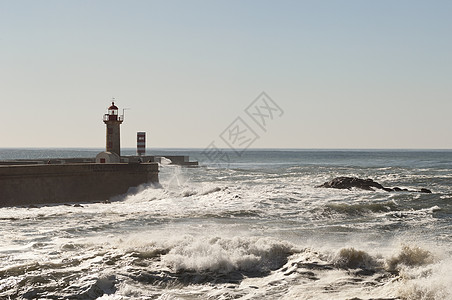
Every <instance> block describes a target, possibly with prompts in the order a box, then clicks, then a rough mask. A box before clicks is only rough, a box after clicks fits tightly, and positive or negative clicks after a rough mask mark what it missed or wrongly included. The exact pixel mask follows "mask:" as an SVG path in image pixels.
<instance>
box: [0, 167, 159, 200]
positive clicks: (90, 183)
mask: <svg viewBox="0 0 452 300" xmlns="http://www.w3.org/2000/svg"><path fill="white" fill-rule="evenodd" d="M149 182H158V164H157V163H152V162H151V163H141V164H126V163H118V164H94V163H77V164H60V165H52V164H49V165H41V164H37V165H20V166H17V165H3V166H0V207H4V206H19V205H34V204H47V203H63V202H90V201H104V200H107V199H109V198H111V197H113V196H116V195H120V194H123V193H126V192H127V191H128V189H129V188H130V187H136V186H139V185H140V184H143V183H149Z"/></svg>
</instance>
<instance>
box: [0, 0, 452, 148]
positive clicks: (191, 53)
mask: <svg viewBox="0 0 452 300" xmlns="http://www.w3.org/2000/svg"><path fill="white" fill-rule="evenodd" d="M451 15H452V1H414V0H409V1H397V0H396V1H394V0H387V1H362V0H358V1H346V0H344V1H339V0H337V1H318V0H316V1H284V0H283V1H276V0H275V1H257V0H256V1H252V0H243V1H231V0H227V1H186V0H184V1H167V0H165V1H112V0H105V1H101V0H96V1H92V0H89V1H81V0H78V1H75V0H74V1H59V0H58V1H44V0H43V1H35V0H32V1H23V0H19V1H12V0H7V1H2V0H0V53H1V55H0V104H1V106H0V107H1V110H2V114H1V117H2V125H1V129H0V133H1V139H0V148H1V147H104V145H105V125H104V124H103V122H102V115H103V114H104V113H105V112H106V108H107V107H108V106H109V105H110V101H111V98H112V97H115V98H116V104H117V105H118V106H119V108H120V109H122V108H130V110H127V111H126V113H125V121H124V123H123V125H122V127H121V130H122V132H121V133H122V146H123V147H134V146H135V143H136V142H135V141H136V132H137V131H146V132H147V137H148V142H147V147H198V148H203V147H206V146H207V145H209V144H210V143H211V142H215V144H216V146H218V147H228V146H227V144H226V143H225V141H224V140H222V139H221V137H220V135H221V134H222V133H224V132H225V130H226V129H231V126H232V127H233V126H235V125H237V123H234V122H236V120H237V118H238V117H240V118H241V119H239V121H240V122H242V123H241V126H242V128H245V127H243V126H244V125H243V123H244V124H245V125H247V126H248V128H251V129H252V130H253V131H254V133H255V134H256V136H259V138H258V139H256V140H255V141H254V140H253V143H252V145H251V147H255V148H260V147H271V148H452V117H451V114H452V83H451V79H452V39H451V32H452V18H451ZM263 91H265V93H266V94H267V95H268V96H269V97H271V99H273V101H274V103H276V104H277V105H278V106H279V108H280V109H281V110H282V111H283V113H282V115H281V113H280V111H276V110H275V111H273V112H275V114H273V115H272V116H273V119H270V118H269V117H268V118H267V119H266V121H267V122H266V127H265V128H264V129H265V130H263V128H261V127H259V126H258V124H257V123H255V122H254V121H253V120H252V119H251V118H250V116H249V115H247V114H246V112H245V109H246V108H247V107H248V106H249V105H250V104H251V103H252V102H253V101H254V100H255V99H256V97H258V96H259V95H260V94H261V92H263ZM256 103H257V102H256ZM256 103H255V104H256ZM261 112H262V113H264V112H265V109H264V111H261ZM267 112H270V111H268V110H267ZM276 112H278V113H277V114H276ZM267 115H268V116H269V114H267ZM231 124H232V125H231ZM234 124H235V125H234ZM230 125H231V126H230ZM226 132H228V131H226ZM223 137H224V135H223Z"/></svg>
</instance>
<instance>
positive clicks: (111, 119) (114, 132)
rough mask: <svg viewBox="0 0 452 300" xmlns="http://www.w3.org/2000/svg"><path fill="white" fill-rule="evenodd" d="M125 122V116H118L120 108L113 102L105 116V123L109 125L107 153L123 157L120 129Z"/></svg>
mask: <svg viewBox="0 0 452 300" xmlns="http://www.w3.org/2000/svg"><path fill="white" fill-rule="evenodd" d="M123 121H124V116H119V115H118V107H117V106H116V105H115V102H114V101H113V102H112V103H111V106H110V107H109V108H108V112H107V113H106V114H105V115H104V123H105V124H106V125H107V139H106V141H107V143H106V151H107V152H111V153H116V154H117V155H118V156H121V136H120V130H119V127H120V125H121V124H122V122H123Z"/></svg>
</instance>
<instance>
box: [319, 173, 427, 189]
mask: <svg viewBox="0 0 452 300" xmlns="http://www.w3.org/2000/svg"><path fill="white" fill-rule="evenodd" d="M316 187H318V188H321V187H323V188H333V189H348V190H350V189H352V188H358V189H361V190H366V191H375V189H380V190H385V191H387V192H419V193H431V192H432V191H430V190H429V189H425V188H422V189H421V190H419V191H414V190H408V189H402V188H399V187H394V188H388V187H384V186H382V185H381V184H379V183H378V182H376V181H373V180H372V179H370V178H368V179H361V178H358V177H345V176H344V177H336V178H334V179H333V180H330V181H327V182H325V183H324V184H321V185H318V186H316Z"/></svg>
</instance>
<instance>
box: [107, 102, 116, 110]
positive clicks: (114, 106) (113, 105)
mask: <svg viewBox="0 0 452 300" xmlns="http://www.w3.org/2000/svg"><path fill="white" fill-rule="evenodd" d="M108 109H109V110H113V109H115V110H118V107H117V106H116V105H115V103H114V102H112V103H111V106H110V107H109V108H108Z"/></svg>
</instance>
